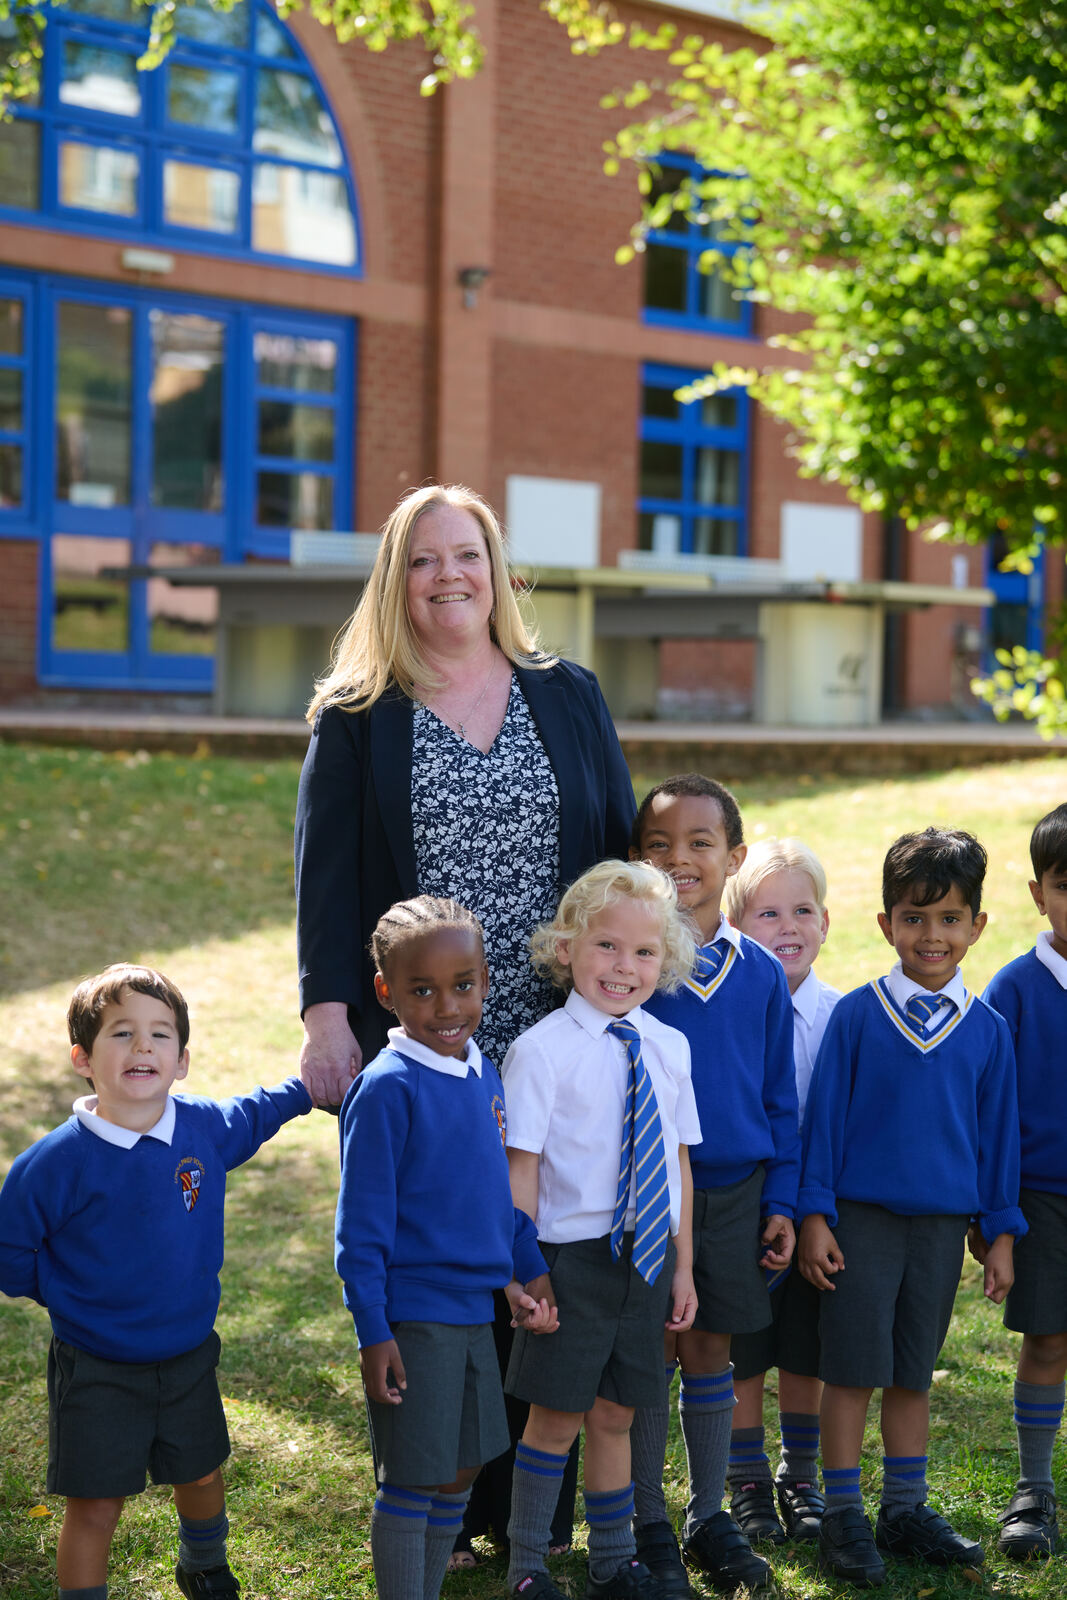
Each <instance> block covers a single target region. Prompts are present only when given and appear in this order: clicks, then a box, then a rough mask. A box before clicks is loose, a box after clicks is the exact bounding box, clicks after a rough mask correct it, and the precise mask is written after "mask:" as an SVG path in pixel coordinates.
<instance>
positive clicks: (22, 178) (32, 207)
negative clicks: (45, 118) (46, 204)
mask: <svg viewBox="0 0 1067 1600" xmlns="http://www.w3.org/2000/svg"><path fill="white" fill-rule="evenodd" d="M0 198H2V201H3V204H4V205H5V206H20V207H24V208H25V209H26V210H27V211H36V209H37V207H38V206H39V205H40V203H41V128H40V124H39V123H36V122H19V121H18V120H17V119H16V120H15V121H14V122H4V123H0Z"/></svg>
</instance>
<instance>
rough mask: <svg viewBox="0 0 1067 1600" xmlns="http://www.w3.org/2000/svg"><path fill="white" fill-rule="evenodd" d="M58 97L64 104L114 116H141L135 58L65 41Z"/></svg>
mask: <svg viewBox="0 0 1067 1600" xmlns="http://www.w3.org/2000/svg"><path fill="white" fill-rule="evenodd" d="M59 98H60V100H62V101H63V102H64V104H65V105H70V106H83V107H85V108H86V109H87V110H92V111H108V112H110V113H111V115H112V116H115V117H137V116H140V114H141V90H140V86H139V84H138V82H137V62H136V59H135V58H134V57H133V56H132V55H130V54H128V53H127V52H126V51H125V50H106V49H105V48H104V47H103V45H98V44H80V43H78V41H77V40H74V39H65V40H64V41H63V81H62V82H61V83H60V85H59Z"/></svg>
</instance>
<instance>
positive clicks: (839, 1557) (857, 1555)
mask: <svg viewBox="0 0 1067 1600" xmlns="http://www.w3.org/2000/svg"><path fill="white" fill-rule="evenodd" d="M819 1561H820V1563H821V1564H822V1566H824V1567H826V1568H827V1570H828V1571H830V1572H832V1573H833V1574H834V1575H835V1577H838V1578H844V1580H845V1582H846V1583H851V1584H855V1586H856V1588H857V1589H880V1588H881V1586H882V1584H883V1583H884V1582H885V1563H884V1561H883V1560H882V1558H881V1556H880V1555H879V1554H878V1551H877V1548H876V1547H875V1543H874V1535H873V1534H872V1532H871V1525H870V1523H869V1522H868V1521H867V1516H866V1513H865V1512H864V1509H863V1507H862V1506H855V1505H851V1506H835V1507H834V1508H833V1509H832V1510H830V1511H827V1513H826V1515H825V1516H824V1517H823V1519H822V1524H821V1526H820V1528H819Z"/></svg>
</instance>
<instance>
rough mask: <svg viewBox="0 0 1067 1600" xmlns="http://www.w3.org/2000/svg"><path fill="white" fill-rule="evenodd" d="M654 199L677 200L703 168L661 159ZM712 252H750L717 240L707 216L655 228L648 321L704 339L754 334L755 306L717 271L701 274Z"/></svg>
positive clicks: (649, 244)
mask: <svg viewBox="0 0 1067 1600" xmlns="http://www.w3.org/2000/svg"><path fill="white" fill-rule="evenodd" d="M656 165H657V167H658V168H659V171H658V173H655V174H654V175H653V186H652V195H651V198H652V199H653V200H654V199H656V198H658V196H660V195H662V194H674V193H676V192H677V191H678V189H679V188H680V187H681V185H682V183H683V182H684V181H685V180H686V179H687V178H689V179H698V178H699V177H700V175H701V172H702V170H703V169H702V168H701V167H700V166H698V164H697V163H696V162H695V161H693V160H692V159H691V158H690V157H687V156H683V155H677V154H673V153H672V154H664V155H661V156H659V157H657V160H656ZM712 247H714V248H716V249H718V250H721V251H722V253H723V254H724V255H726V256H734V255H736V254H737V252H738V251H739V250H742V249H744V248H745V247H744V246H743V245H741V244H738V243H736V242H735V241H729V240H721V239H719V238H718V237H717V234H716V228H715V223H714V222H713V221H712V220H711V218H710V217H709V216H707V215H706V214H705V213H703V212H697V213H695V214H694V215H690V214H689V213H688V212H685V211H675V212H673V213H672V215H671V217H670V219H669V221H668V222H667V224H666V226H664V227H662V228H653V229H652V230H651V231H650V232H649V234H648V237H647V239H646V241H645V321H646V322H651V323H658V324H660V325H661V326H664V327H671V328H691V329H694V330H696V331H698V332H701V333H732V334H737V335H740V336H743V337H746V338H748V337H751V334H752V304H751V302H750V301H748V300H743V299H739V298H738V296H737V293H736V291H735V290H734V289H733V288H732V286H731V285H730V284H729V283H727V282H726V280H725V279H724V278H723V276H722V273H721V272H720V271H719V270H718V268H715V267H713V268H712V270H711V271H710V272H702V271H701V269H700V259H701V256H702V255H703V254H704V252H705V251H706V250H709V249H711V248H712Z"/></svg>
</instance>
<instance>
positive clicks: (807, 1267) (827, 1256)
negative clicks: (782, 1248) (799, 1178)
mask: <svg viewBox="0 0 1067 1600" xmlns="http://www.w3.org/2000/svg"><path fill="white" fill-rule="evenodd" d="M798 1255H799V1257H800V1270H801V1272H802V1273H803V1274H804V1276H805V1278H807V1280H808V1282H809V1283H813V1284H814V1285H815V1287H816V1289H832V1288H833V1283H832V1282H831V1279H832V1278H833V1276H834V1274H835V1273H838V1272H843V1271H844V1270H845V1258H844V1256H843V1254H842V1253H841V1246H840V1245H839V1244H838V1242H837V1240H836V1239H835V1238H834V1236H833V1234H832V1233H831V1232H830V1229H829V1227H828V1225H827V1222H826V1218H825V1217H823V1216H819V1215H817V1214H815V1213H813V1214H812V1215H811V1216H810V1217H805V1218H804V1221H803V1222H802V1223H801V1224H800V1249H799V1251H798Z"/></svg>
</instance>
